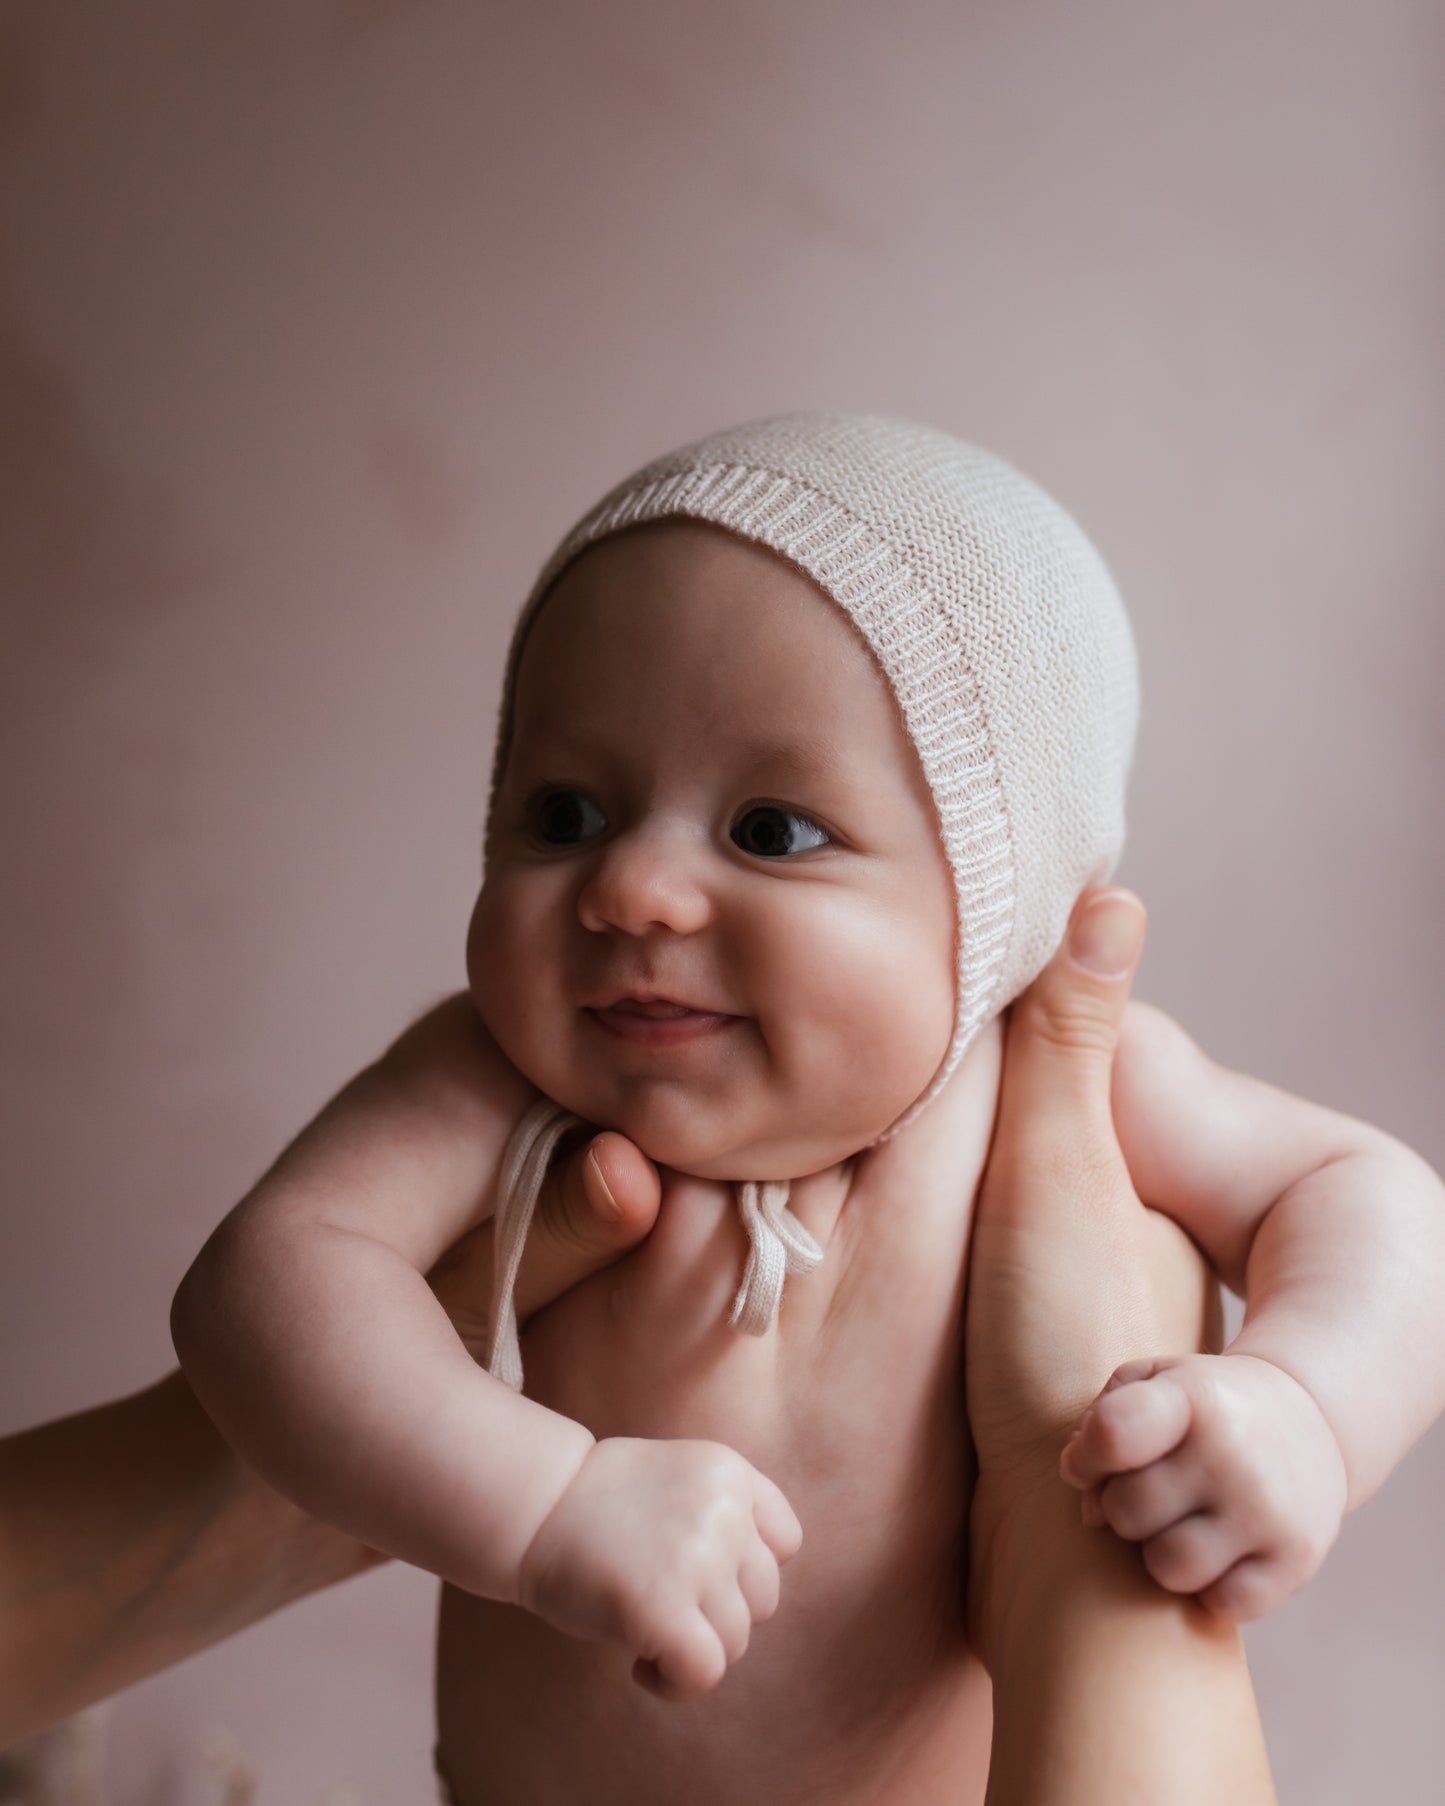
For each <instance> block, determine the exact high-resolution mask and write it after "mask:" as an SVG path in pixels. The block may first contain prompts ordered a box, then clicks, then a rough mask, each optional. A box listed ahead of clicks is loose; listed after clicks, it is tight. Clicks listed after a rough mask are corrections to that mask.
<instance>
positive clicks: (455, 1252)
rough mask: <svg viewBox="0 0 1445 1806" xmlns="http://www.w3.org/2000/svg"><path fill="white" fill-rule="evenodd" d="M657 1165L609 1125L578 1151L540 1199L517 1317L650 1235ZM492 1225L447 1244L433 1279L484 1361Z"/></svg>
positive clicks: (657, 1193)
mask: <svg viewBox="0 0 1445 1806" xmlns="http://www.w3.org/2000/svg"><path fill="white" fill-rule="evenodd" d="M661 1197H662V1184H661V1181H660V1179H659V1178H658V1174H657V1168H656V1167H655V1166H653V1164H652V1162H651V1161H650V1160H648V1159H647V1157H646V1156H645V1155H644V1154H643V1153H642V1152H641V1150H640V1149H638V1148H637V1147H635V1146H634V1145H633V1143H632V1142H630V1141H628V1140H627V1138H626V1136H624V1135H619V1134H616V1133H615V1132H613V1131H610V1130H609V1131H605V1132H604V1133H602V1134H600V1135H596V1136H594V1137H593V1138H592V1139H591V1140H590V1141H587V1142H584V1143H583V1144H582V1145H581V1146H580V1147H578V1148H575V1149H573V1150H572V1152H571V1153H570V1154H568V1155H567V1156H566V1157H565V1158H564V1159H563V1160H562V1161H561V1162H559V1163H558V1165H557V1167H556V1168H555V1169H554V1170H553V1172H552V1173H551V1174H549V1176H548V1178H547V1181H546V1183H545V1184H544V1185H543V1188H542V1194H541V1196H540V1197H539V1198H538V1200H537V1214H536V1216H535V1217H534V1219H533V1222H532V1227H531V1230H530V1232H529V1234H528V1236H527V1246H526V1249H525V1251H524V1253H523V1255H522V1265H521V1268H520V1270H519V1272H518V1274H517V1291H516V1300H517V1317H518V1320H519V1322H522V1323H525V1322H526V1320H527V1319H528V1317H530V1316H532V1315H533V1314H534V1313H535V1312H537V1311H539V1310H541V1309H542V1308H543V1306H544V1305H547V1304H550V1303H551V1302H552V1300H553V1299H554V1298H559V1297H561V1295H562V1294H563V1293H564V1292H566V1291H570V1290H571V1288H572V1287H573V1286H574V1285H577V1284H579V1283H580V1282H581V1281H582V1280H584V1279H587V1278H589V1277H590V1276H591V1275H592V1274H593V1273H596V1272H599V1271H600V1270H601V1269H602V1268H603V1267H605V1266H607V1265H609V1264H610V1263H611V1262H612V1261H615V1260H616V1259H617V1258H618V1257H619V1256H620V1255H622V1254H625V1253H626V1252H627V1251H628V1250H629V1249H631V1248H634V1247H636V1246H637V1245H638V1243H639V1242H642V1241H645V1240H646V1238H647V1236H648V1234H649V1232H650V1231H651V1229H652V1225H653V1223H654V1222H655V1221H656V1218H657V1209H658V1204H659V1202H660V1201H661ZM492 1261H493V1225H492V1223H491V1222H490V1221H487V1222H485V1223H480V1224H478V1226H477V1227H476V1228H475V1229H474V1230H472V1232H471V1233H470V1234H469V1235H466V1236H464V1237H463V1238H462V1240H461V1241H459V1242H457V1243H456V1244H455V1246H454V1247H452V1248H449V1249H448V1250H447V1252H446V1253H445V1254H444V1255H443V1256H442V1257H441V1259H440V1260H439V1261H438V1262H437V1264H436V1265H435V1266H434V1267H433V1268H432V1270H431V1272H430V1274H429V1275H428V1280H429V1283H430V1285H431V1288H432V1290H433V1291H434V1292H435V1293H436V1295H437V1298H438V1299H439V1300H440V1302H441V1304H442V1307H443V1309H444V1310H445V1311H446V1313H447V1315H448V1316H449V1317H450V1318H451V1320H452V1323H453V1325H454V1326H455V1328H456V1331H457V1334H458V1335H459V1336H460V1337H461V1339H462V1341H463V1342H464V1343H465V1344H466V1346H467V1348H468V1349H469V1350H470V1352H471V1353H472V1355H473V1356H474V1357H475V1358H476V1359H478V1360H483V1359H485V1353H486V1347H487V1313H488V1308H489V1306H490V1303H491V1296H492V1272H493V1265H492Z"/></svg>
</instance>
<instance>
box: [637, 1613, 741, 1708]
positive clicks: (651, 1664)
mask: <svg viewBox="0 0 1445 1806" xmlns="http://www.w3.org/2000/svg"><path fill="white" fill-rule="evenodd" d="M727 1667H728V1659H727V1653H726V1651H725V1650H724V1649H723V1646H722V1640H721V1638H720V1637H719V1636H718V1634H717V1632H716V1631H715V1630H714V1629H713V1627H712V1625H711V1624H709V1623H708V1621H707V1619H706V1618H705V1617H704V1616H703V1615H702V1613H701V1611H699V1610H698V1609H697V1608H696V1607H694V1608H693V1609H692V1610H691V1611H689V1612H685V1613H683V1614H682V1615H681V1616H680V1617H679V1618H678V1620H677V1621H676V1622H675V1623H674V1624H672V1625H670V1626H669V1628H668V1632H667V1636H666V1639H665V1640H664V1642H663V1644H662V1646H661V1647H660V1648H659V1649H658V1652H657V1654H656V1656H654V1657H652V1658H651V1659H650V1660H641V1661H637V1662H634V1663H633V1665H632V1675H633V1679H634V1680H636V1681H637V1682H638V1683H639V1684H640V1685H641V1686H643V1687H646V1688H647V1690H648V1691H649V1692H650V1693H655V1694H657V1696H658V1698H659V1699H673V1700H681V1699H696V1698H697V1697H698V1695H699V1694H702V1693H706V1692H707V1691H708V1690H709V1689H710V1688H712V1687H715V1686H716V1685H717V1684H718V1682H719V1681H720V1680H721V1679H722V1677H723V1676H724V1675H725V1674H726V1673H727Z"/></svg>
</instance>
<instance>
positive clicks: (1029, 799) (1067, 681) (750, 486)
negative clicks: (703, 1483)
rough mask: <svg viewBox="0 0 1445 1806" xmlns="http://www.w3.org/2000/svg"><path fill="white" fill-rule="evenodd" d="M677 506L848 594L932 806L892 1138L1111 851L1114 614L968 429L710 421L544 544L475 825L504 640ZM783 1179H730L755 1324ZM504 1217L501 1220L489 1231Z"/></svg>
mask: <svg viewBox="0 0 1445 1806" xmlns="http://www.w3.org/2000/svg"><path fill="white" fill-rule="evenodd" d="M678 519H682V520H694V521H701V522H706V523H709V524H711V525H713V526H716V527H721V528H724V529H726V530H727V531H729V532H731V533H735V534H737V535H738V536H739V537H740V538H742V539H746V540H752V541H754V542H756V543H757V544H759V545H763V546H766V547H768V548H770V549H771V550H772V551H773V552H775V553H777V554H778V555H780V556H781V557H783V558H785V559H787V560H788V561H789V562H790V563H791V564H793V565H795V566H796V567H797V568H798V569H799V570H801V571H802V572H804V573H805V574H806V575H807V576H809V577H811V578H812V579H813V581H814V582H815V583H816V584H817V585H818V587H819V589H820V590H821V591H822V592H823V593H824V595H826V596H827V597H829V598H831V600H832V602H833V603H834V604H835V605H836V606H837V607H839V608H841V609H842V610H843V612H844V613H845V614H846V615H847V616H848V618H849V619H850V620H851V621H852V622H853V624H854V626H855V627H856V628H857V630H858V631H859V633H860V634H861V635H862V637H863V639H864V640H865V641H866V643H867V644H868V646H869V647H870V649H871V650H872V652H873V654H874V657H875V658H876V659H877V662H878V664H879V666H880V668H881V669H882V671H883V674H884V676H885V677H886V679H887V680H888V683H889V685H890V687H891V689H892V692H893V695H894V697H895V699H896V701H897V704H898V708H899V711H900V713H901V716H902V720H903V723H904V726H905V728H906V730H907V733H908V736H909V738H910V740H911V741H912V743H913V746H914V748H915V750H916V752H917V755H918V759H919V763H920V765H921V766H922V769H923V773H924V776H925V779H926V781H927V784H928V789H929V792H930V794H931V796H932V799H933V803H934V806H935V808H936V810H937V814H938V828H939V835H940V839H941V841H942V844H943V848H944V852H945V854H946V856H947V861H948V868H949V871H950V873H951V874H952V878H953V888H954V898H955V904H956V922H957V932H956V941H955V953H956V986H955V1004H954V1024H953V1034H952V1038H951V1040H950V1042H949V1046H948V1049H947V1051H946V1053H945V1055H944V1057H943V1060H942V1062H941V1064H940V1065H939V1068H938V1070H937V1072H936V1073H935V1074H934V1076H933V1079H932V1080H931V1082H930V1084H929V1085H928V1087H927V1089H926V1090H925V1091H924V1092H923V1093H922V1095H921V1096H920V1097H918V1098H917V1099H915V1100H914V1102H913V1103H912V1104H911V1105H910V1106H909V1108H908V1109H907V1110H906V1111H905V1112H904V1113H903V1114H902V1115H901V1116H900V1117H899V1118H898V1119H897V1121H895V1122H894V1123H892V1124H891V1125H890V1126H889V1127H888V1128H887V1129H886V1130H885V1131H884V1132H883V1134H882V1135H881V1136H880V1137H878V1139H879V1140H887V1139H888V1138H889V1137H891V1136H893V1135H896V1134H897V1133H898V1131H899V1130H900V1129H902V1128H903V1127H904V1126H905V1125H906V1124H907V1123H909V1122H911V1121H912V1120H913V1118H914V1117H915V1116H916V1115H917V1114H918V1113H919V1112H920V1111H921V1110H923V1109H925V1108H926V1107H927V1106H928V1104H929V1103H931V1102H932V1100H933V1099H934V1098H935V1097H936V1096H937V1095H938V1093H939V1092H940V1091H941V1090H942V1088H943V1087H944V1085H946V1084H947V1082H948V1080H949V1078H950V1076H951V1075H952V1073H953V1072H954V1071H955V1069H956V1068H957V1066H958V1063H959V1061H960V1060H961V1059H962V1058H963V1055H964V1053H965V1051H966V1050H967V1048H968V1045H969V1043H970V1042H971V1040H972V1039H973V1037H974V1035H975V1034H976V1033H977V1032H978V1030H979V1028H980V1027H981V1026H982V1025H983V1024H984V1023H985V1022H987V1021H988V1020H989V1019H990V1018H991V1017H992V1016H994V1015H996V1014H997V1013H998V1012H999V1011H1000V1010H1001V1009H1003V1008H1004V1007H1005V1006H1006V1005H1007V1004H1008V1003H1009V1002H1010V1001H1011V1000H1012V999H1013V998H1014V997H1016V996H1017V995H1018V993H1019V992H1020V991H1022V990H1023V989H1024V987H1025V986H1026V985H1027V984H1028V983H1029V981H1030V980H1031V979H1032V978H1033V977H1034V976H1035V975H1036V974H1037V973H1038V972H1039V971H1040V970H1042V968H1043V966H1044V965H1045V964H1046V963H1047V961H1048V959H1049V957H1050V955H1051V954H1052V953H1053V951H1054V949H1055V948H1056V947H1057V946H1058V944H1059V942H1060V940H1061V938H1062V936H1063V930H1064V926H1065V924H1066V922H1067V920H1068V917H1069V912H1070V910H1071V908H1072V907H1073V903H1074V900H1075V898H1076V897H1077V896H1078V894H1079V892H1080V891H1081V890H1082V889H1084V888H1085V887H1086V886H1087V885H1090V884H1094V883H1099V882H1102V881H1103V880H1105V879H1107V878H1108V877H1109V876H1110V874H1111V873H1112V871H1113V869H1114V866H1115V863H1116V861H1117V859H1118V856H1119V852H1120V850H1121V847H1122V845H1123V838H1124V789H1125V782H1126V779H1127V776H1128V769H1129V761H1130V757H1131V754H1132V750H1133V743H1134V731H1135V726H1136V723H1137V719H1138V678H1137V669H1136V664H1135V657H1134V646H1133V640H1132V637H1131V635H1130V631H1129V624H1128V619H1127V617H1126V615H1125V613H1124V608H1123V605H1122V603H1121V602H1120V599H1119V595H1118V592H1117V590H1116V589H1115V587H1114V583H1113V580H1112V579H1111V578H1110V576H1109V573H1108V571H1107V569H1106V568H1105V566H1104V563H1103V560H1102V559H1101V558H1100V557H1099V554H1098V553H1097V552H1096V551H1095V549H1094V547H1093V546H1092V545H1091V544H1090V542H1089V540H1088V539H1087V538H1086V537H1085V535H1084V533H1083V531H1082V529H1081V528H1080V527H1079V526H1078V524H1077V523H1076V522H1075V521H1074V520H1073V518H1072V517H1071V516H1070V515H1069V514H1067V513H1066V512H1065V511H1064V510H1063V509H1062V508H1061V507H1060V506H1059V505H1058V503H1057V502H1055V501H1054V500H1053V499H1052V498H1051V497H1050V496H1048V495H1046V494H1045V493H1044V491H1043V490H1042V489H1040V488H1039V487H1038V486H1037V484H1035V483H1033V482H1031V481H1030V480H1029V479H1028V478H1027V477H1025V476H1023V475H1022V474H1021V473H1020V472H1018V471H1017V470H1015V469H1014V468H1013V467H1012V466H1011V465H1009V464H1007V463H1005V462H1004V460H1003V459H1001V458H998V457H995V456H993V455H992V454H991V453H989V452H985V451H981V450H979V449H978V448H977V447H976V446H972V445H967V444H965V443H963V442H962V441H961V440H958V439H955V438H953V437H952V436H950V435H949V434H946V433H942V432H938V431H935V430H932V429H930V428H928V427H922V426H916V425H912V424H910V423H908V422H906V421H901V420H892V419H885V418H880V417H878V416H874V415H867V414H847V413H812V414H786V415H782V416H779V417H777V418H774V419H769V420H761V421H755V422H752V423H750V424H748V425H744V426H739V427H734V428H730V429H728V430H726V431H724V432H720V433H714V434H712V435H710V436H709V437H708V438H706V439H701V440H698V441H697V442H696V443H695V444H692V445H688V446H684V447H683V448H682V449H681V450H679V451H674V452H669V453H668V454H667V455H666V456H664V457H661V458H658V459H656V460H654V461H653V462H652V463H650V464H648V465H646V466H644V467H643V469H641V470H639V471H638V472H637V473H636V474H635V475H634V476H631V477H629V478H627V480H626V481H625V482H623V483H620V484H619V485H618V486H617V487H616V488H615V489H613V490H612V491H611V492H610V493H609V494H608V495H606V496H604V497H603V499H602V500H601V501H600V502H598V503H597V505H596V506H595V507H594V508H592V509H591V510H590V511H589V512H588V513H587V514H585V515H584V516H583V518H582V519H581V520H580V521H579V522H578V523H577V525H576V526H575V527H573V529H572V531H571V532H570V533H569V534H567V536H566V537H565V538H564V539H563V540H562V542H561V544H560V545H559V546H558V547H557V549H556V550H555V551H554V552H553V554H552V556H551V557H550V558H549V559H548V560H547V563H546V564H545V565H544V566H543V568H542V571H541V574H540V576H539V577H538V579H537V581H536V583H535V585H534V586H533V588H532V592H531V594H530V596H529V597H528V599H527V602H526V603H525V605H524V607H523V609H522V612H521V615H520V617H519V619H518V621H517V625H516V628H515V630H514V632H513V636H512V642H511V646H510V649H509V651H508V655H507V661H506V667H505V675H504V679H503V693H502V704H501V714H500V719H499V723H498V733H497V747H496V757H495V761H494V764H493V770H492V789H491V799H490V801H489V805H488V829H489V838H490V823H491V814H492V809H493V807H494V806H495V802H496V795H497V787H498V784H499V782H500V779H501V775H502V772H503V769H504V767H505V763H506V758H507V752H508V749H509V746H510V742H511V735H512V721H513V706H514V692H515V686H516V678H517V670H518V666H519V663H520V660H521V654H522V649H523V647H524V645H525V642H526V638H527V633H528V629H529V628H530V626H531V624H532V622H533V620H534V619H535V618H536V615H537V611H538V610H539V608H540V607H541V606H542V604H543V603H544V601H545V599H546V597H547V594H548V592H549V591H550V590H551V588H552V586H553V584H555V582H556V581H557V579H558V577H559V576H560V575H561V574H562V572H563V571H564V570H565V569H566V567H567V566H568V565H569V564H570V563H571V562H572V560H573V559H575V558H576V557H578V555H579V554H580V553H581V552H583V551H584V550H586V548H587V547H588V546H591V545H594V544H596V543H597V541H598V540H601V539H605V538H606V537H607V536H608V535H609V534H613V533H617V532H619V531H621V530H622V529H623V528H626V527H633V526H640V525H642V524H644V523H646V522H650V521H661V520H678ZM548 1106H550V1110H551V1118H550V1119H548V1118H547V1117H546V1114H545V1111H546V1107H548ZM529 1116H530V1117H531V1118H533V1119H534V1120H532V1121H531V1122H530V1127H529V1120H528V1119H524V1121H523V1123H522V1124H520V1125H519V1127H518V1130H517V1133H516V1135H514V1137H513V1143H512V1146H511V1148H510V1149H509V1159H508V1160H507V1161H505V1162H504V1172H503V1193H504V1194H506V1193H507V1191H508V1189H509V1184H510V1188H511V1189H515V1187H516V1186H517V1185H522V1186H523V1189H524V1190H532V1191H533V1192H534V1193H535V1190H536V1188H537V1187H539V1186H540V1183H541V1177H542V1173H543V1172H544V1171H545V1162H546V1158H547V1157H548V1156H549V1155H550V1152H551V1149H552V1148H553V1147H554V1146H555V1143H556V1140H557V1139H558V1137H559V1136H560V1135H561V1134H562V1133H565V1131H566V1129H567V1127H569V1126H571V1124H573V1123H575V1122H576V1121H577V1120H578V1119H576V1118H575V1117H570V1116H568V1115H566V1113H565V1112H561V1111H560V1109H559V1107H558V1106H556V1105H555V1104H551V1103H550V1100H546V1099H544V1100H542V1103H541V1105H539V1106H538V1109H537V1110H536V1111H534V1112H533V1113H529ZM539 1125H540V1126H539ZM544 1144H545V1145H544ZM528 1146H530V1148H531V1157H530V1161H529V1158H528V1155H527V1153H526V1152H525V1150H526V1148H527V1147H528ZM539 1161H540V1165H539V1164H538V1163H539ZM531 1169H536V1170H535V1171H533V1170H531ZM509 1174H510V1175H511V1179H510V1181H509V1178H508V1175H509ZM532 1179H535V1185H533V1184H532V1183H531V1180H532ZM779 1193H781V1197H779ZM786 1199H787V1186H786V1183H784V1182H770V1183H767V1184H763V1185H761V1186H759V1185H756V1184H754V1183H753V1182H751V1181H749V1182H744V1183H740V1185H739V1203H740V1205H741V1206H742V1209H743V1217H744V1221H745V1223H747V1225H748V1228H749V1239H750V1242H751V1245H752V1257H751V1258H750V1262H749V1276H748V1277H747V1278H745V1281H744V1285H743V1287H742V1288H741V1289H740V1291H739V1296H738V1305H737V1308H736V1309H735V1311H734V1321H735V1323H738V1325H739V1327H742V1328H745V1329H750V1330H752V1331H754V1332H755V1333H761V1332H762V1331H763V1330H765V1329H767V1328H768V1326H769V1324H770V1323H771V1322H772V1321H773V1319H774V1318H775V1316H776V1310H777V1301H778V1295H779V1294H780V1292H781V1285H782V1273H783V1271H784V1270H785V1269H787V1270H792V1271H801V1270H805V1269H806V1268H807V1267H808V1266H810V1265H815V1264H816V1259H817V1258H821V1256H820V1254H819V1253H817V1251H816V1249H815V1247H814V1249H809V1248H808V1247H807V1245H806V1244H807V1243H810V1242H811V1240H812V1238H811V1237H809V1236H808V1235H807V1232H806V1231H805V1230H803V1229H802V1226H801V1225H800V1224H798V1223H797V1221H796V1219H795V1218H793V1217H792V1214H791V1212H789V1211H788V1210H787V1207H786ZM750 1203H751V1208H749V1204H750ZM526 1214H528V1215H530V1210H528V1212H527V1213H526ZM500 1216H501V1211H500V1206H499V1219H500ZM503 1228H504V1225H503V1224H502V1222H501V1221H500V1220H499V1224H498V1231H499V1239H505V1237H504V1236H503V1235H502V1231H503ZM523 1233H525V1228H524V1229H523ZM769 1238H771V1240H770V1239H769ZM760 1245H761V1246H762V1250H763V1252H762V1255H761V1256H760ZM498 1252H499V1254H500V1253H501V1252H502V1250H501V1249H499V1250H498ZM760 1259H762V1262H763V1265H765V1266H766V1267H767V1268H768V1274H767V1275H762V1274H760V1273H759V1271H758V1270H757V1269H758V1267H759V1260H760ZM519 1260H520V1241H518V1245H517V1249H516V1261H519ZM515 1264H516V1263H515V1262H499V1289H500V1281H501V1278H502V1274H501V1271H500V1269H501V1268H502V1267H503V1266H505V1265H512V1266H513V1267H514V1266H515ZM506 1289H507V1292H508V1298H507V1307H508V1308H507V1311H506V1312H503V1313H502V1314H503V1315H507V1314H509V1312H510V1287H507V1288H506ZM748 1294H750V1296H748ZM496 1316H497V1313H496V1312H495V1311H494V1323H493V1338H494V1343H495V1342H497V1340H498V1337H500V1340H501V1343H507V1342H508V1341H510V1342H511V1346H512V1347H513V1348H515V1339H514V1338H515V1330H514V1329H513V1330H512V1334H511V1337H510V1338H509V1337H508V1335H507V1325H506V1324H504V1323H498V1322H496V1320H495V1319H496ZM495 1365H496V1363H494V1366H495ZM502 1365H503V1366H506V1365H507V1363H506V1361H503V1362H502ZM509 1377H510V1376H509ZM519 1379H520V1362H519V1361H518V1362H517V1363H516V1370H515V1377H514V1383H516V1382H517V1381H519Z"/></svg>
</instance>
